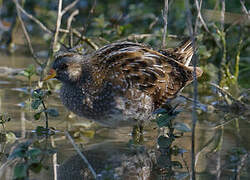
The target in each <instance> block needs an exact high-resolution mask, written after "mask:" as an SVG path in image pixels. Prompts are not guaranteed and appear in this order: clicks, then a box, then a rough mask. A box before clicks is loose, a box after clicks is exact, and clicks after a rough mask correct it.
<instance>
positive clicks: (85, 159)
mask: <svg viewBox="0 0 250 180" xmlns="http://www.w3.org/2000/svg"><path fill="white" fill-rule="evenodd" d="M65 135H66V136H67V138H68V139H69V141H70V143H71V144H72V145H73V147H74V148H75V150H76V152H77V153H78V154H79V156H80V157H81V158H82V159H83V161H84V162H85V163H86V164H87V166H88V168H89V170H90V171H91V173H92V175H93V176H94V178H95V179H96V178H97V175H96V172H95V170H94V169H93V168H92V166H91V164H90V163H89V162H88V160H87V158H86V157H85V156H84V155H83V153H82V152H81V151H80V149H79V148H78V146H77V145H76V143H75V142H74V140H73V139H72V137H71V136H70V134H69V133H68V132H67V131H65Z"/></svg>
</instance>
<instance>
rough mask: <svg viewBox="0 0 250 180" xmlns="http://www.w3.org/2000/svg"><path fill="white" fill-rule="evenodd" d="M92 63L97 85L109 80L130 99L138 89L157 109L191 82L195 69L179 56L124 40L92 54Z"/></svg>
mask: <svg viewBox="0 0 250 180" xmlns="http://www.w3.org/2000/svg"><path fill="white" fill-rule="evenodd" d="M182 46H183V44H182ZM174 50H175V51H176V49H174ZM174 50H173V53H175V51H174ZM188 50H189V51H190V48H189V49H188ZM170 52H171V50H170V51H169V52H168V53H169V54H170ZM184 53H186V51H184V52H183V54H184ZM179 54H181V53H180V52H179ZM190 55H192V54H190V53H189V56H188V57H190ZM183 58H187V57H186V56H185V57H184V56H183ZM91 64H92V67H93V71H92V73H93V77H94V81H93V82H95V86H96V87H101V86H102V85H103V83H104V82H110V83H111V84H112V86H114V87H117V88H116V89H117V90H120V91H121V92H124V94H125V95H126V96H127V97H128V98H129V97H131V99H132V98H134V97H133V94H135V91H136V92H141V93H143V94H144V93H145V95H147V96H149V97H150V98H152V103H153V105H154V109H155V108H158V107H159V106H161V105H162V104H163V103H165V102H166V100H167V99H170V98H173V97H175V95H176V94H177V93H178V92H179V91H180V90H181V89H182V88H183V87H184V86H185V85H186V84H187V83H189V82H190V81H192V69H190V68H188V67H187V66H185V65H184V64H182V58H181V57H180V56H179V59H177V58H175V56H174V55H172V56H170V55H166V54H165V55H164V54H163V53H160V52H157V51H155V50H153V49H150V48H148V47H147V46H145V45H142V44H138V43H131V42H121V43H113V44H110V45H107V46H104V47H103V48H101V49H99V50H97V51H96V52H95V53H94V55H93V56H92V57H91Z"/></svg>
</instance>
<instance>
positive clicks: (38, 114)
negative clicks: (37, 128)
mask: <svg viewBox="0 0 250 180" xmlns="http://www.w3.org/2000/svg"><path fill="white" fill-rule="evenodd" d="M40 117H41V112H38V113H36V114H34V118H35V120H39V119H40Z"/></svg>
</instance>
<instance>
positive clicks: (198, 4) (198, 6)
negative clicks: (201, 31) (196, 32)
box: [195, 0, 211, 34]
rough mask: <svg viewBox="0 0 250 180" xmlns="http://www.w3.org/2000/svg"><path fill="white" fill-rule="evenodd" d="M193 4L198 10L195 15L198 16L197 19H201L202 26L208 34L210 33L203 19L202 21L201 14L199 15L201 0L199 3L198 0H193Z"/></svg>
mask: <svg viewBox="0 0 250 180" xmlns="http://www.w3.org/2000/svg"><path fill="white" fill-rule="evenodd" d="M195 5H196V9H197V12H198V15H197V16H198V17H199V19H200V21H201V23H202V25H203V27H204V28H205V30H206V31H207V32H208V33H209V34H211V33H210V31H209V29H208V27H207V24H206V23H205V21H204V19H203V17H202V15H201V6H202V0H201V1H200V3H199V2H198V0H195Z"/></svg>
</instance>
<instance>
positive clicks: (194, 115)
mask: <svg viewBox="0 0 250 180" xmlns="http://www.w3.org/2000/svg"><path fill="white" fill-rule="evenodd" d="M185 6H186V9H187V25H188V30H189V34H190V36H191V40H192V46H193V49H195V35H196V30H195V31H194V29H193V26H192V14H191V10H190V4H189V0H186V1H185ZM193 66H194V72H193V77H194V82H193V85H194V93H193V99H194V103H193V109H192V137H191V139H192V142H191V177H190V178H191V179H192V180H195V179H196V177H195V174H196V173H195V128H196V123H197V113H196V109H197V100H198V83H197V74H196V66H197V56H196V54H194V56H193Z"/></svg>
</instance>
